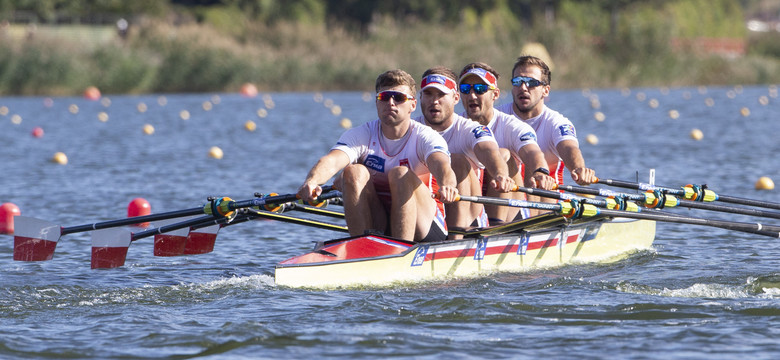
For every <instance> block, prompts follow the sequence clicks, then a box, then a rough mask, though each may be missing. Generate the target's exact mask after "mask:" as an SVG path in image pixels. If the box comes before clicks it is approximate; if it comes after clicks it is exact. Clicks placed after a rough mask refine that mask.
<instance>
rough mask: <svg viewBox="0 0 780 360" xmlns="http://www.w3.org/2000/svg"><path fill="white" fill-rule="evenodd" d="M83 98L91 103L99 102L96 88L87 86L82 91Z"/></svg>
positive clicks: (98, 93) (98, 91)
mask: <svg viewBox="0 0 780 360" xmlns="http://www.w3.org/2000/svg"><path fill="white" fill-rule="evenodd" d="M84 97H85V98H86V99H87V100H92V101H97V100H100V90H98V88H97V87H94V86H89V87H87V89H86V90H84Z"/></svg>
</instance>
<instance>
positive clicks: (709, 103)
mask: <svg viewBox="0 0 780 360" xmlns="http://www.w3.org/2000/svg"><path fill="white" fill-rule="evenodd" d="M704 104H705V105H707V106H709V107H713V106H715V100H713V99H712V98H710V97H708V98H706V99H704Z"/></svg>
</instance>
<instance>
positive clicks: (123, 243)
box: [92, 228, 133, 269]
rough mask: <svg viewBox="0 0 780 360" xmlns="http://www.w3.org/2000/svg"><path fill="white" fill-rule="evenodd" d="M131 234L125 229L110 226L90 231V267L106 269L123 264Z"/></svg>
mask: <svg viewBox="0 0 780 360" xmlns="http://www.w3.org/2000/svg"><path fill="white" fill-rule="evenodd" d="M132 237H133V235H132V234H131V233H130V232H129V231H127V230H126V229H121V228H111V229H103V230H96V231H93V232H92V268H93V269H108V268H115V267H120V266H123V265H124V264H125V258H127V249H128V248H129V247H130V242H131V241H132Z"/></svg>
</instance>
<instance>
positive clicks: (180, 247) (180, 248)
mask: <svg viewBox="0 0 780 360" xmlns="http://www.w3.org/2000/svg"><path fill="white" fill-rule="evenodd" d="M192 218H195V216H193V217H190V218H186V219H168V220H161V221H155V222H154V226H156V227H158V228H159V227H162V226H165V225H170V224H174V223H178V222H182V221H186V220H190V219H192ZM189 233H190V228H189V227H185V228H183V229H178V230H173V231H169V232H167V233H164V234H157V235H155V236H154V256H180V255H184V246H185V245H186V244H187V235H188V234H189Z"/></svg>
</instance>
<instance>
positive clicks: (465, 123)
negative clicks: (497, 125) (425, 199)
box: [415, 66, 515, 239]
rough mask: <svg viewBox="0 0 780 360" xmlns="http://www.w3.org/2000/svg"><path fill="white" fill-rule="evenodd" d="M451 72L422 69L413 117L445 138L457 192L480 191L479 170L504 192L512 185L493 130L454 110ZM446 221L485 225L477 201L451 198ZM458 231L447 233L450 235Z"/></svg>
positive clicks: (454, 83)
mask: <svg viewBox="0 0 780 360" xmlns="http://www.w3.org/2000/svg"><path fill="white" fill-rule="evenodd" d="M455 78H456V77H455V73H454V72H453V71H452V70H450V69H449V68H446V67H444V66H436V67H433V68H430V69H428V70H426V71H425V72H424V73H423V76H422V83H421V84H420V104H421V105H420V107H421V108H422V116H419V117H417V118H416V119H415V120H417V121H418V122H420V123H424V124H426V125H428V126H430V127H431V128H432V129H434V130H436V131H438V132H439V134H441V136H443V137H444V139H445V140H447V147H448V148H449V149H450V153H451V154H452V168H453V170H454V171H455V176H456V180H457V183H458V193H459V194H461V195H469V196H470V195H482V173H483V172H484V169H487V172H488V173H489V175H490V176H491V179H492V181H491V184H492V187H493V189H494V190H495V191H498V192H508V191H511V190H512V189H513V188H514V187H515V182H514V181H513V180H512V178H510V177H509V172H508V170H507V164H506V161H505V160H504V159H503V158H502V157H501V153H500V152H499V149H498V144H497V143H496V140H495V138H494V137H493V133H492V132H491V131H490V129H489V128H488V127H487V126H484V125H481V124H479V123H476V122H473V121H470V120H469V119H466V118H464V117H462V116H460V115H458V114H456V113H455V104H457V103H458V101H459V100H460V94H459V93H458V91H457V81H456V80H455ZM446 210H447V225H448V226H450V227H457V228H460V229H463V228H465V227H468V226H471V225H476V226H479V227H485V226H488V223H487V215H486V213H485V211H484V208H483V206H482V205H481V204H476V203H468V202H460V201H459V202H455V203H451V204H447V206H446ZM461 237H462V235H454V234H453V235H451V236H450V238H451V239H458V238H461Z"/></svg>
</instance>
